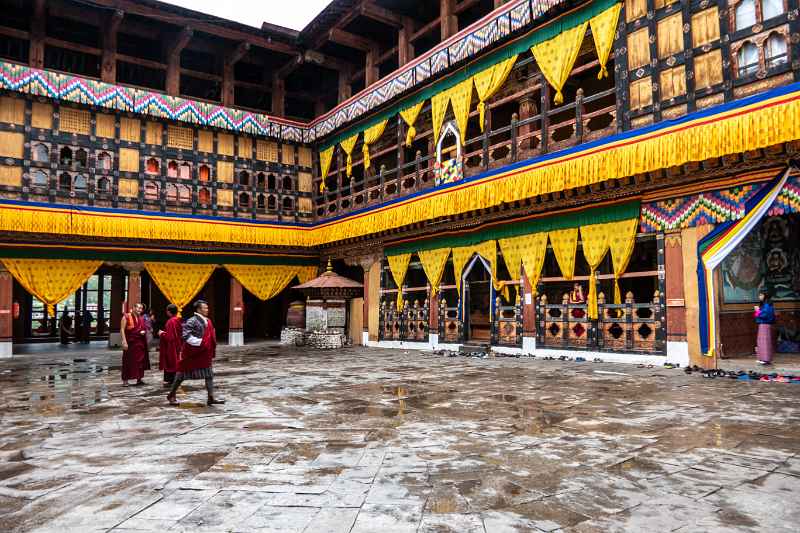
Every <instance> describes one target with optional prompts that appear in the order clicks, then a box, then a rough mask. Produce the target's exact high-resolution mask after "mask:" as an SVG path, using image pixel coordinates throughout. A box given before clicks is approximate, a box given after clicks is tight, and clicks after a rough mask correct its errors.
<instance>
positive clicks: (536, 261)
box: [497, 233, 547, 295]
mask: <svg viewBox="0 0 800 533" xmlns="http://www.w3.org/2000/svg"><path fill="white" fill-rule="evenodd" d="M497 243H498V244H499V245H500V250H501V251H502V252H503V258H504V259H505V261H506V267H507V268H508V272H509V273H510V274H511V277H512V278H513V277H515V276H519V275H520V273H521V268H522V269H524V270H525V275H526V276H527V278H528V283H530V285H531V291H532V292H533V294H534V295H535V294H536V286H537V285H538V284H539V277H540V276H541V274H542V268H543V267H544V258H545V256H546V254H547V233H533V234H531V235H522V236H520V237H512V238H510V239H500V240H498V241H497Z"/></svg>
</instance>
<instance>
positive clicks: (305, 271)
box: [297, 266, 319, 285]
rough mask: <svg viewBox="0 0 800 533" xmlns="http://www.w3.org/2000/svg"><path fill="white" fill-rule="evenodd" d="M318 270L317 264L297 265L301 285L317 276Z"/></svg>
mask: <svg viewBox="0 0 800 533" xmlns="http://www.w3.org/2000/svg"><path fill="white" fill-rule="evenodd" d="M317 272H319V267H316V266H299V267H297V279H298V280H299V281H300V285H302V284H303V283H308V282H309V281H311V280H312V279H314V278H316V277H317Z"/></svg>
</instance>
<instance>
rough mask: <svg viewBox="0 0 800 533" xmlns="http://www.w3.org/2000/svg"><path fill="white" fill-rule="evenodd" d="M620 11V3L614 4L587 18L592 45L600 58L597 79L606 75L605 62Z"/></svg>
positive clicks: (606, 61) (612, 44)
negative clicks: (592, 40) (590, 29)
mask: <svg viewBox="0 0 800 533" xmlns="http://www.w3.org/2000/svg"><path fill="white" fill-rule="evenodd" d="M620 11H622V3H619V4H614V6H613V7H610V8H609V9H606V10H605V11H603V12H602V13H600V14H599V15H597V16H596V17H592V18H591V19H589V26H590V27H591V28H592V38H593V39H594V47H595V49H596V50H597V59H598V60H600V72H598V73H597V79H598V80H602V79H603V78H606V77H608V69H607V68H606V64H607V63H608V56H609V55H610V54H611V47H612V46H614V35H615V34H616V32H617V22H618V21H619V13H620Z"/></svg>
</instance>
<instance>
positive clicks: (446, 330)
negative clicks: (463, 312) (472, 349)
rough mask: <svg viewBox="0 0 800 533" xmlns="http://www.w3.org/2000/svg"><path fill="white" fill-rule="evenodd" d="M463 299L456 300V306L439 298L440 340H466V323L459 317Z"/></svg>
mask: <svg viewBox="0 0 800 533" xmlns="http://www.w3.org/2000/svg"><path fill="white" fill-rule="evenodd" d="M460 307H461V300H460V299H458V300H456V305H455V307H449V306H448V305H447V300H445V299H444V298H442V299H440V300H439V342H442V343H458V342H463V341H464V323H463V322H462V321H461V320H460V319H459V318H458V310H459V308H460Z"/></svg>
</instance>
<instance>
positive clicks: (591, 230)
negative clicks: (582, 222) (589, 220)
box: [581, 224, 613, 320]
mask: <svg viewBox="0 0 800 533" xmlns="http://www.w3.org/2000/svg"><path fill="white" fill-rule="evenodd" d="M612 229H613V228H612V227H611V224H591V225H588V226H581V241H582V244H583V256H584V257H585V258H586V262H587V263H589V296H588V298H587V300H586V314H588V315H589V318H591V319H592V320H597V278H596V272H597V268H598V267H599V266H600V263H601V262H602V261H603V258H604V257H605V256H606V253H608V241H609V238H610V235H609V232H610V231H611V230H612Z"/></svg>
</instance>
